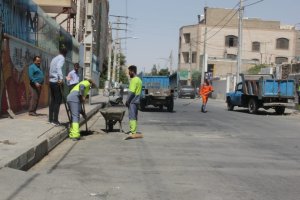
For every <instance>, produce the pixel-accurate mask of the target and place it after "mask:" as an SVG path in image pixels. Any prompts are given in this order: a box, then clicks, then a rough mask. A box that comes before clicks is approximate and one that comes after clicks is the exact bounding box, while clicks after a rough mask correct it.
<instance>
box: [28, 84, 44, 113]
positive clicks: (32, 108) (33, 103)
mask: <svg viewBox="0 0 300 200" xmlns="http://www.w3.org/2000/svg"><path fill="white" fill-rule="evenodd" d="M40 95H41V87H40V88H37V87H36V85H35V84H34V83H32V82H30V96H29V108H28V112H30V113H36V109H37V107H38V103H39V99H40Z"/></svg>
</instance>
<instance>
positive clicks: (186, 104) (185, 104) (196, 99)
mask: <svg viewBox="0 0 300 200" xmlns="http://www.w3.org/2000/svg"><path fill="white" fill-rule="evenodd" d="M199 98H200V99H201V96H200V97H199ZM195 101H198V98H195V99H194V100H193V101H190V102H188V103H184V104H182V105H183V106H188V105H190V104H192V103H194V102H195Z"/></svg>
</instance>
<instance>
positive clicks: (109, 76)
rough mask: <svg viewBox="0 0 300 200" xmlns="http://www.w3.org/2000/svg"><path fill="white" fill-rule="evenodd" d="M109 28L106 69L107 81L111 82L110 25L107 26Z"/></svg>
mask: <svg viewBox="0 0 300 200" xmlns="http://www.w3.org/2000/svg"><path fill="white" fill-rule="evenodd" d="M109 30H110V37H109V42H108V65H107V67H108V69H107V81H108V82H109V84H110V82H111V67H112V66H111V51H112V42H113V40H112V38H111V27H109Z"/></svg>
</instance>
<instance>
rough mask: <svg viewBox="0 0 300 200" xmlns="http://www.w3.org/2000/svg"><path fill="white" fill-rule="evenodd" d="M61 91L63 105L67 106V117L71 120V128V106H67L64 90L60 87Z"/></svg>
mask: <svg viewBox="0 0 300 200" xmlns="http://www.w3.org/2000/svg"><path fill="white" fill-rule="evenodd" d="M59 90H60V93H61V96H62V99H63V103H64V104H65V109H66V112H67V115H68V119H69V122H70V126H71V124H72V120H71V116H70V115H71V114H70V109H69V106H68V105H67V101H66V97H65V95H64V93H63V89H62V86H61V85H60V86H59Z"/></svg>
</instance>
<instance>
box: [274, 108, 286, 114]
mask: <svg viewBox="0 0 300 200" xmlns="http://www.w3.org/2000/svg"><path fill="white" fill-rule="evenodd" d="M284 111H285V107H283V106H278V107H275V112H276V114H277V115H283V113H284Z"/></svg>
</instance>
